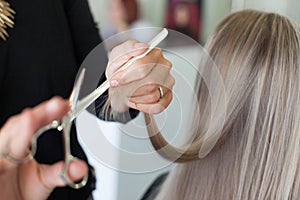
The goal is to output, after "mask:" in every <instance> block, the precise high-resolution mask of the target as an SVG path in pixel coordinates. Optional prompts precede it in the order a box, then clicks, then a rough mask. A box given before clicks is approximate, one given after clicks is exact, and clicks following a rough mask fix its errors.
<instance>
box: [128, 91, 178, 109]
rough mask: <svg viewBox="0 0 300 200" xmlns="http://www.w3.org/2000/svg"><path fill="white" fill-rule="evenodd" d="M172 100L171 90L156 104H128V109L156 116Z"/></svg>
mask: <svg viewBox="0 0 300 200" xmlns="http://www.w3.org/2000/svg"><path fill="white" fill-rule="evenodd" d="M172 98H173V94H172V92H171V90H169V92H167V93H166V94H165V95H164V97H163V98H162V99H160V100H159V101H158V102H157V103H154V104H135V103H132V102H128V104H127V105H128V107H130V108H133V109H136V110H139V111H141V112H144V113H148V114H158V113H161V112H162V111H163V110H164V109H165V108H167V107H168V105H169V104H170V103H171V101H172Z"/></svg>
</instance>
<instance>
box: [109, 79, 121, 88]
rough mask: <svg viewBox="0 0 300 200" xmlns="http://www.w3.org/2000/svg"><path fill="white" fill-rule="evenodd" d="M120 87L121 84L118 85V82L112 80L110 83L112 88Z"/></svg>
mask: <svg viewBox="0 0 300 200" xmlns="http://www.w3.org/2000/svg"><path fill="white" fill-rule="evenodd" d="M118 85H119V83H118V81H117V80H111V81H110V86H111V87H118Z"/></svg>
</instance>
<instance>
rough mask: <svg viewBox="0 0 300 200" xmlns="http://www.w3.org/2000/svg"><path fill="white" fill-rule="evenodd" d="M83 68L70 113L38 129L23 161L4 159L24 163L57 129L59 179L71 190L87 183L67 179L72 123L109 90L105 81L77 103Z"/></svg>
mask: <svg viewBox="0 0 300 200" xmlns="http://www.w3.org/2000/svg"><path fill="white" fill-rule="evenodd" d="M167 35H168V31H167V29H165V28H164V29H163V30H162V31H161V32H160V33H158V34H157V35H156V36H155V37H154V38H153V39H152V40H151V41H150V42H149V43H148V44H149V48H148V49H147V51H146V52H144V53H143V54H141V55H139V56H136V57H134V58H132V59H130V60H129V61H128V62H127V63H126V64H125V65H124V66H122V67H121V68H120V70H124V69H126V68H127V67H128V66H130V65H131V64H132V63H134V62H135V61H136V60H137V59H140V58H142V57H144V56H146V55H147V54H148V53H149V52H150V51H151V50H152V49H153V48H155V47H156V46H157V45H158V44H159V43H160V42H161V41H162V40H163V39H164V38H165V37H166V36H167ZM84 75H85V68H82V70H81V72H80V74H79V76H78V78H77V80H76V81H75V84H74V87H73V90H72V93H71V95H70V98H69V103H70V111H69V112H68V113H67V114H66V115H65V116H64V117H63V118H62V119H61V120H59V121H56V120H55V121H52V122H51V123H50V124H48V125H46V126H44V127H42V128H40V129H39V130H38V131H37V132H36V134H35V135H34V137H33V139H32V143H31V151H30V153H29V154H28V156H27V157H25V158H23V159H17V158H14V157H12V156H10V155H9V154H6V157H7V158H8V159H10V160H11V161H13V162H16V163H20V162H25V161H27V160H29V159H32V158H33V156H34V155H35V153H36V150H37V140H38V138H39V137H40V136H41V135H42V134H43V133H45V132H46V131H47V130H50V129H57V130H58V131H62V133H63V142H64V167H63V170H62V172H61V173H60V176H61V178H62V179H63V180H64V181H65V182H66V183H67V184H68V185H69V186H70V187H72V188H75V189H79V188H82V187H84V186H85V185H86V183H87V181H88V174H87V175H86V176H85V177H84V178H83V179H82V180H81V181H80V182H79V183H74V182H72V181H71V180H70V178H69V177H68V168H69V165H70V162H72V161H74V160H76V159H77V158H76V157H74V156H73V155H72V153H71V146H70V145H71V144H70V130H71V126H72V123H73V121H74V120H75V119H76V117H77V116H78V115H79V114H80V113H81V112H82V111H83V110H85V109H86V108H87V107H88V106H89V105H90V104H91V103H93V102H94V101H95V100H96V99H97V98H98V97H99V96H100V95H101V94H103V93H104V92H105V91H106V90H107V89H108V88H109V81H108V80H106V81H105V82H103V83H102V84H101V85H100V86H99V87H97V88H96V89H95V90H94V91H93V92H91V93H90V94H89V95H87V96H86V97H84V98H83V99H82V100H80V101H78V96H79V93H80V88H81V85H82V83H83V80H84Z"/></svg>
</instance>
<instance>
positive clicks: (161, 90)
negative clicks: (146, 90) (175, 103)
mask: <svg viewBox="0 0 300 200" xmlns="http://www.w3.org/2000/svg"><path fill="white" fill-rule="evenodd" d="M158 91H159V99H162V98H163V97H164V91H163V89H162V87H161V86H159V87H158Z"/></svg>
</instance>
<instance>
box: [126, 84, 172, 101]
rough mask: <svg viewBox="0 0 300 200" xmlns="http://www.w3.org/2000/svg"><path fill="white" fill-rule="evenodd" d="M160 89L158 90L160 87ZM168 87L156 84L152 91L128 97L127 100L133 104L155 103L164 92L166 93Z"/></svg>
mask: <svg viewBox="0 0 300 200" xmlns="http://www.w3.org/2000/svg"><path fill="white" fill-rule="evenodd" d="M159 87H160V88H161V90H162V91H160V88H159ZM169 90H170V89H168V88H167V87H163V86H159V85H156V89H155V90H154V91H153V92H149V93H148V94H145V95H140V96H134V97H130V98H129V101H130V102H132V103H135V104H153V103H157V102H158V101H159V100H160V99H161V98H162V97H163V96H164V94H166V93H168V92H169Z"/></svg>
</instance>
